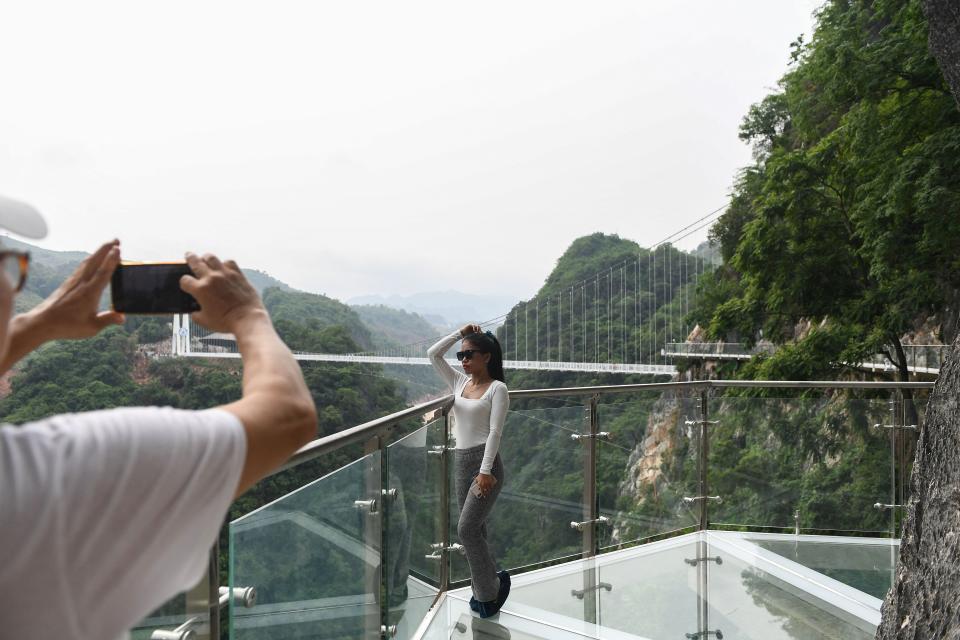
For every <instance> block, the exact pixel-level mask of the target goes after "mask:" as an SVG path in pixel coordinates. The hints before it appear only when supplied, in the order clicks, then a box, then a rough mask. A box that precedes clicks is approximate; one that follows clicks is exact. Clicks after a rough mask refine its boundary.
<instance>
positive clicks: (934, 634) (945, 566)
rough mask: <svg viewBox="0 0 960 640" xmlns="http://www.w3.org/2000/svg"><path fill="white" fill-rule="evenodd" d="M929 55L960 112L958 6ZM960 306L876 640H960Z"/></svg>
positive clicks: (947, 322) (932, 2)
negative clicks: (896, 564)
mask: <svg viewBox="0 0 960 640" xmlns="http://www.w3.org/2000/svg"><path fill="white" fill-rule="evenodd" d="M923 5H924V6H923V10H924V13H925V14H926V16H927V20H928V22H929V25H930V52H931V53H932V54H933V55H934V57H935V58H936V59H937V62H938V63H939V65H940V69H941V70H942V71H943V75H944V77H945V78H946V80H947V84H949V85H950V89H951V91H953V97H954V98H955V99H956V100H957V105H958V106H960V3H958V2H957V0H925V1H924V3H923ZM956 306H957V305H951V308H950V309H948V315H947V317H945V318H944V326H943V331H942V335H943V337H944V339H945V340H947V339H949V340H951V341H952V342H953V347H952V348H951V350H950V355H949V356H947V362H946V364H945V365H944V366H943V367H942V368H941V369H940V377H939V379H938V380H937V384H936V388H935V389H934V391H933V394H932V395H931V396H930V402H929V404H928V406H927V419H926V424H925V425H924V428H923V432H922V433H921V434H920V442H919V444H918V446H917V459H916V462H915V463H914V465H913V477H912V478H910V489H911V493H912V495H911V497H910V504H909V505H908V507H907V519H906V521H905V522H904V525H903V540H902V542H901V546H900V564H899V566H898V567H897V576H896V579H895V581H894V583H893V588H891V589H890V592H889V593H888V594H887V597H886V599H885V600H884V602H883V611H882V617H881V620H880V627H879V628H878V629H877V640H892V639H893V638H898V639H901V638H902V639H904V640H906V639H911V640H926V639H927V638H931V639H933V638H956V637H960V599H958V596H960V337H957V326H958V314H957V308H956Z"/></svg>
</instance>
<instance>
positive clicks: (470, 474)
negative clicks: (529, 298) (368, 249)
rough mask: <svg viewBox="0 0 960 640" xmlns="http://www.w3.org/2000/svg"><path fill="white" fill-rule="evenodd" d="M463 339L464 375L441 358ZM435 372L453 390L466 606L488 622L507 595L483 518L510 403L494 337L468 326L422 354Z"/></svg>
mask: <svg viewBox="0 0 960 640" xmlns="http://www.w3.org/2000/svg"><path fill="white" fill-rule="evenodd" d="M461 339H462V340H463V344H462V346H461V349H462V351H458V352H457V360H459V361H460V362H462V363H463V373H460V372H459V371H456V370H455V369H454V368H453V367H451V366H450V365H449V364H447V361H446V360H444V358H443V356H444V354H445V353H446V352H447V350H448V349H450V347H452V346H453V345H454V343H456V342H457V340H461ZM427 355H428V356H429V357H430V360H431V362H432V363H433V366H434V368H435V369H436V370H437V371H438V372H439V373H440V375H441V376H442V377H443V379H444V380H446V382H447V385H448V386H449V387H450V389H451V390H452V391H453V395H454V402H453V417H454V426H453V434H454V437H455V438H456V440H457V450H456V453H457V457H456V460H457V462H456V478H457V484H456V489H457V500H458V501H459V503H460V521H459V522H458V523H457V534H458V535H459V536H460V543H461V544H463V548H464V550H465V551H466V553H467V562H468V563H469V564H470V579H471V582H472V585H473V598H471V599H470V608H471V609H473V610H474V611H476V612H477V613H479V614H480V617H481V618H489V617H490V616H492V615H494V614H496V613H497V612H498V611H500V607H502V606H503V603H504V601H506V599H507V595H508V594H509V593H510V575H509V574H508V573H507V572H506V571H500V572H499V573H498V572H497V566H496V562H495V561H494V559H493V554H492V553H491V552H490V547H489V545H488V543H487V520H488V519H489V517H490V512H491V511H492V510H493V505H494V503H495V502H496V500H497V496H498V495H499V494H500V489H501V488H502V487H503V462H501V460H500V453H499V450H500V435H501V433H502V432H503V422H504V420H505V419H506V417H507V408H508V407H509V406H510V399H509V396H508V395H507V385H506V384H504V381H503V352H502V351H501V349H500V343H499V342H498V341H497V339H496V337H495V336H494V335H493V334H492V333H490V332H489V331H487V332H484V331H483V329H481V328H480V325H476V324H468V325H466V326H465V327H463V329H461V330H460V331H457V332H455V333H453V334H451V335H449V336H447V337H446V338H443V339H442V340H440V342H438V343H437V344H435V345H433V346H432V347H430V350H429V351H428V352H427Z"/></svg>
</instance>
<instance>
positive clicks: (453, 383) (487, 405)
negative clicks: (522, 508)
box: [427, 331, 510, 473]
mask: <svg viewBox="0 0 960 640" xmlns="http://www.w3.org/2000/svg"><path fill="white" fill-rule="evenodd" d="M460 338H461V336H460V332H459V331H457V332H454V333H451V334H450V335H449V336H447V337H446V338H443V339H442V340H440V341H439V342H437V343H436V344H435V345H433V346H432V347H430V349H429V350H428V351H427V356H428V357H429V358H430V361H431V362H432V363H433V368H434V369H436V370H437V372H438V373H439V374H440V375H441V376H442V377H443V379H444V380H445V381H446V383H447V386H449V387H450V390H451V391H453V395H454V401H453V418H454V422H453V435H454V437H455V438H456V440H457V448H458V449H471V448H473V447H477V446H480V445H485V447H484V450H483V461H482V462H481V463H480V473H490V470H491V469H492V468H493V461H494V459H495V458H496V457H497V452H498V451H499V450H500V436H501V435H502V434H503V423H504V421H505V420H506V419H507V409H509V408H510V396H509V394H508V393H507V385H506V384H504V383H503V382H500V381H499V380H494V381H493V382H491V383H490V386H489V387H487V390H486V391H485V392H484V393H483V395H482V396H481V397H479V398H476V399H473V398H464V397H463V389H464V387H465V386H467V383H468V382H470V377H469V376H468V375H466V374H465V373H463V372H461V371H457V370H456V369H454V368H453V367H451V366H450V365H449V364H448V363H447V361H446V360H445V359H444V357H443V356H444V354H446V353H447V351H448V350H449V349H450V347H452V346H453V345H454V344H455V343H456V342H457V341H458V340H460Z"/></svg>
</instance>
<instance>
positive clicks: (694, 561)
mask: <svg viewBox="0 0 960 640" xmlns="http://www.w3.org/2000/svg"><path fill="white" fill-rule="evenodd" d="M683 561H684V562H686V563H687V564H688V565H690V566H691V567H695V566H697V564H698V563H700V562H716V563H717V564H723V558H721V557H720V556H715V557H713V558H684V559H683Z"/></svg>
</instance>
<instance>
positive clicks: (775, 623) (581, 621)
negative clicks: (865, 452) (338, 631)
mask: <svg viewBox="0 0 960 640" xmlns="http://www.w3.org/2000/svg"><path fill="white" fill-rule="evenodd" d="M894 547H895V541H891V540H882V539H875V538H834V537H829V536H803V535H801V536H782V535H777V534H754V533H750V534H745V533H739V532H727V531H709V532H705V533H699V532H697V533H690V534H687V535H683V536H678V537H675V538H671V539H668V540H662V541H659V542H654V543H650V544H645V545H642V546H639V547H633V548H631V549H626V550H622V551H615V552H611V553H606V554H603V555H601V556H599V557H597V558H594V559H591V560H588V561H575V562H570V563H566V564H563V565H557V566H554V567H549V568H546V569H540V570H537V571H532V572H528V573H524V574H520V575H517V576H514V578H513V588H512V592H511V594H510V599H509V600H508V601H507V603H506V605H505V606H504V609H503V611H501V613H500V614H499V615H498V616H495V617H493V618H491V619H489V620H486V621H484V620H480V619H479V618H478V617H477V616H476V614H474V613H472V612H471V611H470V609H469V605H468V600H469V598H470V590H469V587H467V588H465V589H458V590H456V591H451V592H450V593H448V594H447V595H446V597H445V598H443V599H442V600H441V602H440V603H439V605H438V607H437V609H436V610H435V611H433V612H431V615H432V616H433V617H432V619H431V620H430V621H429V623H425V625H424V627H425V628H423V629H421V634H422V635H419V636H416V637H420V638H426V639H429V640H440V639H441V638H443V639H445V640H446V639H460V638H521V639H526V638H550V639H557V640H562V639H565V638H571V639H579V638H595V639H600V638H603V639H607V640H659V639H660V638H663V639H665V640H666V639H673V638H684V637H691V636H692V635H693V634H697V633H700V634H701V636H700V637H716V635H715V634H711V635H710V636H704V635H702V634H703V632H705V631H713V632H715V631H717V630H719V631H720V632H721V633H722V634H723V637H724V638H727V639H734V638H744V639H753V638H756V639H758V640H759V639H761V638H762V639H763V640H780V639H782V640H815V639H816V640H820V639H834V638H836V639H838V640H839V639H842V640H860V639H863V640H867V639H869V638H873V636H874V633H875V631H876V626H877V624H878V623H879V620H880V605H881V600H880V598H879V597H877V595H874V594H878V593H879V594H880V595H882V593H881V592H880V589H881V588H882V585H881V577H882V576H884V575H887V574H886V572H887V571H889V568H890V565H889V564H885V562H884V558H888V559H889V558H892V560H887V562H890V561H895V556H891V555H890V552H891V549H892V548H894ZM818 552H820V553H822V555H818ZM881 556H883V557H881ZM718 559H719V561H718ZM818 569H823V570H824V572H821V571H819V570H818ZM831 574H832V575H831ZM704 584H705V585H706V588H705V589H704V586H703V585H704ZM858 585H861V586H865V587H869V589H870V590H872V591H873V593H868V592H864V591H861V590H860V589H857V588H856V586H858ZM701 598H704V599H705V605H706V606H705V610H706V614H707V615H706V620H705V621H704V620H703V619H702V615H698V614H702V610H703V609H702V608H701V604H702V603H701ZM498 634H499V635H498ZM688 634H690V635H688Z"/></svg>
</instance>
